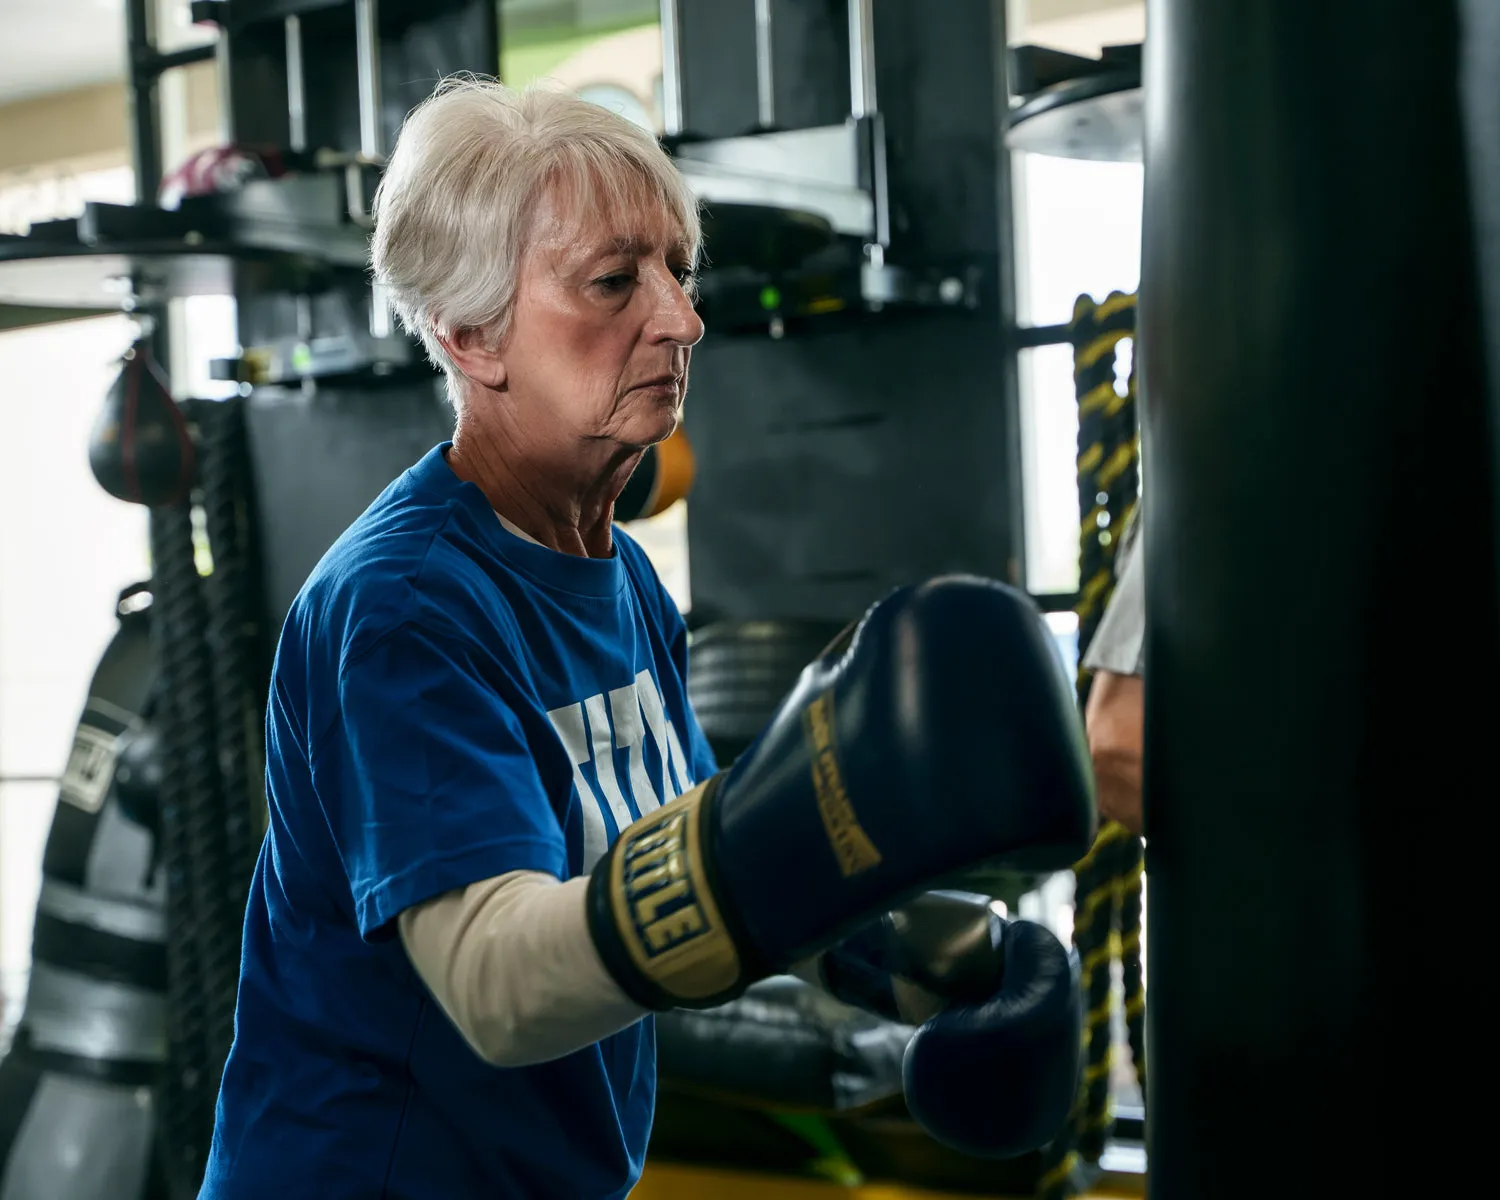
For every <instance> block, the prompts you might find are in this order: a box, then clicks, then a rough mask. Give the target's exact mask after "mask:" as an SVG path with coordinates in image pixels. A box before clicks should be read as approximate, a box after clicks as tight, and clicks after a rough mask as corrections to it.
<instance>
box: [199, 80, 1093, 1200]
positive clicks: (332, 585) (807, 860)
mask: <svg viewBox="0 0 1500 1200" xmlns="http://www.w3.org/2000/svg"><path fill="white" fill-rule="evenodd" d="M376 221H377V223H376V234H375V241H374V263H375V272H376V276H377V278H378V280H379V282H380V283H381V284H382V285H384V286H385V287H386V288H387V289H388V290H389V293H390V295H391V296H392V297H393V298H394V302H395V305H396V308H397V310H398V312H399V313H400V315H401V319H402V320H403V322H404V323H405V324H406V326H407V327H408V328H409V329H411V330H413V331H414V332H415V333H417V334H418V335H419V336H420V337H421V338H422V340H423V342H424V343H425V344H426V346H427V349H428V351H429V353H430V354H431V356H432V358H433V360H434V361H435V362H436V363H437V364H438V365H439V366H441V367H442V369H443V370H444V371H445V372H446V374H447V379H448V389H449V394H450V396H451V397H452V400H453V404H454V407H455V409H456V412H457V417H458V420H457V427H456V429H455V432H454V436H453V440H452V442H451V443H449V444H446V445H442V446H439V447H437V448H435V449H434V450H433V451H432V452H431V453H429V454H428V455H427V456H426V457H425V458H423V459H422V460H421V461H420V462H418V463H417V464H416V465H415V466H414V467H412V468H411V469H410V470H408V471H407V472H406V473H405V474H403V475H402V476H401V477H400V478H399V479H398V480H396V482H395V483H393V484H392V485H391V486H390V487H389V488H387V489H386V491H385V492H384V493H383V494H382V495H381V496H380V497H379V498H378V499H377V500H376V501H375V502H374V503H373V504H372V505H371V506H370V508H369V509H368V510H367V511H366V512H365V513H364V514H363V515H362V516H361V517H360V518H359V519H358V520H357V521H356V522H355V523H354V524H353V525H352V526H351V527H350V528H349V530H348V531H347V532H346V533H345V534H344V535H343V537H341V538H340V539H339V541H338V542H337V543H335V545H334V546H333V547H332V548H331V549H330V550H329V552H328V554H327V555H326V556H325V557H324V559H323V561H322V562H321V563H320V564H319V565H318V567H317V568H316V570H315V571H314V572H313V574H312V576H311V577H310V578H309V579H308V581H307V583H306V585H305V586H304V588H303V590H302V592H301V594H300V595H299V596H298V598H297V601H296V602H295V604H294V605H293V606H292V610H291V612H290V614H289V615H288V617H287V621H286V625H285V628H284V629H283V631H282V636H281V642H280V646H279V648H278V651H277V660H276V666H275V670H274V673H273V679H272V689H271V695H270V699H269V703H268V712H267V750H266V760H267V772H266V774H267V790H268V797H269V809H270V829H269V832H268V834H267V837H266V842H265V845H264V847H263V849H262V852H261V856H260V861H259V863H258V864H257V867H256V874H255V879H254V883H253V886H252V889H251V898H250V903H249V910H248V913H247V916H246V922H245V940H244V958H243V966H242V971H241V979H240V992H239V1007H238V1012H237V1020H236V1031H235V1042H234V1046H233V1048H232V1050H231V1052H230V1055H229V1061H228V1064H227V1065H226V1067H225V1070H224V1078H223V1082H222V1085H221V1088H220V1096H219V1107H218V1119H217V1124H216V1128H215V1131H214V1139H213V1149H212V1154H211V1158H210V1162H209V1166H208V1171H207V1179H206V1183H205V1186H204V1192H203V1194H204V1195H205V1196H206V1197H212V1198H219V1200H223V1198H231V1197H247V1198H248V1197H254V1198H255V1200H266V1198H267V1197H278V1198H279V1197H292V1196H308V1197H318V1198H320V1200H332V1198H338V1197H351V1198H355V1197H358V1198H364V1197H391V1198H395V1197H403V1198H406V1197H410V1198H418V1197H420V1198H423V1200H426V1198H429V1197H430V1198H432V1200H437V1198H439V1197H441V1198H444V1200H465V1198H468V1197H497V1196H505V1197H511V1196H517V1197H520V1196H525V1197H543V1196H558V1197H568V1198H570V1200H578V1198H580V1197H581V1198H587V1200H596V1198H603V1197H617V1196H623V1195H624V1194H625V1193H627V1192H628V1191H629V1190H630V1188H631V1187H632V1186H633V1184H634V1183H635V1181H636V1179H637V1178H638V1176H639V1174H640V1171H641V1166H642V1160H643V1158H644V1155H645V1150H646V1142H647V1138H648V1134H649V1131H650V1123H651V1115H652V1109H653V1104H654V1099H655V1084H656V1067H655V1053H654V1051H655V1047H654V1043H653V1037H654V1027H653V1025H652V1023H651V1021H649V1020H643V1019H642V1018H644V1017H646V1016H647V1014H648V1013H650V1012H651V1011H654V1010H663V1009H668V1008H672V1007H675V1006H678V1005H692V1006H698V1007H704V1006H708V1005H712V1004H715V1003H718V1002H720V1001H721V1000H723V999H725V998H728V997H732V996H735V995H738V994H739V993H740V992H741V991H743V989H744V987H745V986H747V985H748V983H750V982H752V981H753V980H754V979H757V978H762V977H764V976H766V975H768V974H772V973H775V972H778V971H785V970H788V969H793V968H798V969H799V973H803V972H805V973H806V975H807V976H808V977H809V978H810V979H812V980H814V981H816V982H818V983H820V984H821V985H823V986H825V987H827V988H829V990H831V991H833V992H834V993H835V994H836V995H840V996H843V997H844V998H846V999H850V1000H852V1001H854V1002H857V1003H861V1004H864V1005H865V1006H866V1007H869V1008H872V1009H874V1010H875V1011H879V1012H882V1013H884V1014H885V1015H888V1016H892V1017H898V1018H900V1019H903V1020H913V1021H916V1020H923V1021H928V1019H929V1018H930V1021H929V1023H928V1024H927V1025H926V1026H924V1031H922V1032H919V1033H918V1034H917V1037H916V1039H914V1041H913V1043H912V1046H913V1049H912V1051H911V1052H910V1053H909V1054H908V1059H907V1076H908V1089H907V1097H908V1102H909V1103H910V1104H911V1107H912V1111H913V1112H914V1113H915V1114H916V1115H917V1116H918V1118H919V1119H921V1120H923V1121H924V1123H925V1124H926V1125H927V1127H928V1128H929V1129H930V1130H932V1131H933V1132H934V1133H935V1135H936V1136H940V1137H943V1138H944V1139H945V1140H947V1141H949V1142H950V1144H953V1145H957V1146H962V1147H966V1148H973V1149H975V1150H976V1151H978V1152H983V1153H995V1152H1002V1151H1003V1152H1009V1153H1015V1152H1019V1150H1021V1149H1026V1148H1034V1147H1035V1146H1037V1145H1040V1144H1041V1143H1042V1142H1043V1141H1045V1140H1046V1139H1047V1138H1049V1137H1051V1136H1052V1134H1053V1133H1054V1132H1055V1131H1056V1128H1057V1127H1058V1125H1059V1124H1060V1122H1061V1121H1062V1119H1063V1118H1064V1116H1065V1115H1066V1113H1067V1110H1068V1107H1069V1103H1070V1101H1071V1098H1072V1091H1073V1082H1074V1079H1075V1077H1076V1059H1077V1053H1078V1045H1079V1036H1078V1026H1077V991H1076V987H1075V986H1074V985H1073V982H1072V978H1073V977H1072V974H1071V971H1070V968H1069V966H1068V961H1067V957H1066V954H1065V952H1064V951H1063V950H1062V947H1061V946H1059V945H1058V944H1057V942H1056V940H1055V939H1053V938H1052V937H1051V935H1050V934H1047V933H1046V931H1045V930H1039V929H1037V928H1035V927H1031V928H1029V929H1028V928H1023V927H1022V926H1024V923H1020V922H1018V923H1013V925H1012V926H1009V927H1007V928H1006V929H1004V930H1002V929H1001V928H1000V926H999V925H998V924H997V922H998V921H999V918H998V916H997V915H996V914H995V913H994V912H993V911H992V910H991V908H990V906H989V905H988V903H987V902H986V901H985V900H984V899H983V898H982V897H973V898H966V899H960V900H954V899H952V898H951V897H949V898H943V899H932V898H927V897H918V899H917V900H913V901H912V903H911V906H909V909H908V910H903V912H902V913H898V914H890V915H889V916H887V915H885V914H886V910H888V909H889V908H890V907H891V905H892V904H894V903H896V902H898V901H904V900H906V899H907V898H908V897H911V896H912V895H913V894H914V893H917V892H918V891H920V889H922V888H924V887H927V886H929V885H930V884H931V883H932V882H933V881H935V880H937V879H939V878H940V877H951V874H952V873H953V872H954V871H958V870H963V869H966V868H967V867H969V866H972V865H975V864H978V863H980V862H982V861H985V860H988V859H991V858H995V857H1001V858H1003V857H1004V856H1005V855H1007V854H1009V853H1012V852H1015V853H1019V854H1021V855H1022V857H1025V858H1028V859H1031V860H1035V859H1037V857H1038V856H1040V859H1042V860H1045V862H1043V864H1042V865H1047V864H1048V863H1050V864H1051V865H1052V866H1062V865H1064V864H1066V863H1068V862H1071V861H1073V859H1075V858H1076V857H1078V855H1079V854H1081V853H1082V851H1083V849H1084V848H1085V847H1086V845H1087V838H1088V836H1089V835H1090V834H1091V831H1092V820H1093V812H1092V801H1091V797H1090V794H1089V789H1088V784H1087V775H1086V767H1085V766H1083V765H1082V764H1083V761H1084V760H1083V758H1082V741H1081V734H1080V732H1079V731H1078V730H1077V729H1076V727H1075V726H1076V713H1075V712H1074V711H1073V709H1072V707H1071V698H1070V692H1069V689H1068V685H1067V680H1066V679H1065V678H1064V677H1063V675H1062V672H1061V670H1060V665H1059V664H1058V663H1057V661H1056V658H1055V653H1054V652H1053V651H1052V649H1051V643H1050V639H1049V638H1048V637H1047V634H1046V631H1045V627H1044V626H1043V625H1042V624H1041V621H1040V618H1039V617H1038V616H1037V615H1036V613H1035V612H1034V610H1033V609H1031V608H1030V606H1029V605H1027V604H1026V603H1025V602H1024V600H1023V599H1020V598H1017V597H1016V596H1015V595H1014V594H1012V593H1010V592H1009V591H1008V590H1007V589H1004V588H1003V587H1001V586H1000V585H997V584H990V583H988V582H987V581H976V580H968V579H955V580H948V581H941V580H939V581H931V582H930V583H928V584H924V585H922V586H921V587H917V588H909V589H903V590H901V591H899V592H898V593H895V594H893V596H892V597H888V598H887V599H886V600H885V601H882V602H881V603H880V604H878V605H876V606H875V608H873V609H872V610H871V613H870V614H869V615H867V617H866V619H865V621H864V622H863V623H862V624H861V625H860V626H859V628H858V631H857V632H851V634H850V636H849V637H846V638H844V639H841V640H840V642H839V643H838V644H836V645H835V646H834V647H831V648H830V650H829V651H828V652H827V653H826V654H825V655H823V656H821V657H820V659H819V660H818V661H817V662H815V663H814V664H812V665H811V666H810V667H809V671H808V673H806V674H805V675H804V677H803V682H802V684H799V687H798V689H796V690H794V692H793V694H792V696H791V697H789V698H788V699H787V701H785V702H784V704H783V709H782V719H778V720H776V721H773V722H772V724H771V725H770V726H769V727H768V730H767V733H766V736H764V737H763V738H762V739H761V740H760V741H759V742H758V743H757V744H756V746H755V748H754V749H753V750H752V751H750V752H748V753H747V754H746V755H745V756H744V757H743V758H742V759H741V760H740V761H739V763H737V764H736V766H735V767H734V768H733V769H732V770H731V771H727V772H717V773H716V768H715V764H714V762H713V758H712V755H711V754H710V752H709V750H708V747H707V743H706V742H705V740H704V738H703V735H702V732H701V730H700V729H699V728H698V726H697V724H696V722H695V721H694V719H693V714H692V712H691V710H690V709H689V707H688V703H687V698H686V688H685V684H684V677H685V674H686V654H687V651H686V640H687V639H686V631H685V628H684V625H683V622H682V618H681V617H680V615H679V614H678V613H677V611H676V609H675V608H674V607H673V605H672V602H671V600H670V599H669V598H668V597H667V595H666V593H665V592H664V591H663V589H662V587H661V584H660V583H659V581H658V580H657V578H656V576H655V574H654V573H653V572H652V569H651V566H650V564H649V562H647V560H646V558H645V556H644V555H643V554H642V553H641V551H640V549H639V548H638V547H637V546H636V545H635V544H634V543H633V542H632V541H631V540H630V539H629V538H628V537H627V536H625V535H624V534H623V533H621V532H619V531H618V530H615V529H613V528H612V526H611V511H612V506H613V503H614V501H615V498H616V497H617V496H618V494H619V493H620V490H621V488H622V487H623V486H624V484H625V482H626V481H627V479H628V478H629V476H630V474H631V471H632V470H633V469H634V467H635V465H636V464H637V462H638V461H639V460H640V458H641V456H642V454H643V453H644V451H645V450H646V449H647V448H648V447H650V446H652V445H653V444H655V443H657V442H660V441H661V440H662V439H664V438H666V437H668V436H669V435H670V434H671V433H672V431H673V430H674V429H675V428H676V426H677V422H678V420H679V419H680V416H681V411H682V402H683V394H684V391H685V389H686V386H687V375H688V359H689V355H690V353H691V351H692V347H693V345H694V344H695V343H696V342H697V341H698V339H699V337H701V336H702V333H703V326H702V323H701V322H700V321H699V319H698V317H697V315H696V314H695V312H694V310H693V305H692V300H691V293H692V279H693V267H694V262H695V259H696V256H697V253H698V237H699V227H698V217H697V210H696V206H695V204H694V202H693V199H692V197H691V195H690V194H689V192H688V191H687V189H686V187H685V186H684V184H683V181H682V180H681V179H680V178H679V176H678V175H677V173H676V172H675V171H674V169H673V167H672V165H671V163H670V161H669V160H668V159H667V157H666V156H665V155H664V154H663V152H662V151H661V150H660V149H659V148H658V147H657V145H656V143H655V142H654V141H653V140H652V139H651V137H650V136H649V135H647V134H645V133H643V132H642V131H640V130H639V129H637V128H636V127H634V126H632V125H631V124H629V123H628V122H626V121H624V120H622V119H620V118H618V117H615V116H613V115H611V114H610V113H608V112H606V111H605V110H603V109H601V108H597V107H594V106H593V105H590V104H587V103H584V102H582V101H579V100H577V99H575V98H572V97H569V96H566V95H563V94H559V93H554V92H546V91H528V92H524V93H521V94H516V93H512V92H510V91H507V90H506V89H504V88H502V87H500V86H498V85H495V84H489V83H482V82H464V83H455V84H450V85H446V86H444V87H442V88H440V89H439V90H438V92H437V93H436V94H435V95H434V96H433V97H432V98H431V99H430V100H428V101H427V102H426V103H424V104H423V105H422V106H421V107H419V108H418V109H417V110H416V111H415V112H413V113H412V114H411V116H410V117H409V119H408V121H407V123H406V126H405V128H404V130H403V131H402V134H401V138H400V141H399V144H398V145H397V147H396V151H395V153H394V155H393V156H392V159H391V162H390V164H389V166H388V168H387V172H386V176H385V179H384V181H383V182H382V184H381V189H380V192H379V195H378V198H377V205H376ZM976 632H977V633H981V634H982V635H983V636H982V637H981V638H979V639H976V638H974V637H973V636H972V634H973V633H976ZM971 677H972V678H974V679H980V680H997V681H1003V685H1001V686H995V685H994V684H986V686H985V687H983V688H982V689H981V690H979V691H978V692H976V691H975V690H974V689H973V688H972V687H969V686H967V683H966V681H967V680H968V679H970V678H971ZM898 731H899V732H898ZM996 797H1001V798H1002V799H1001V800H997V799H996ZM918 918H920V919H918ZM856 929H858V930H860V931H861V932H860V934H859V937H858V938H849V937H847V936H846V935H848V934H849V933H850V932H851V931H854V930H856ZM1002 935H1003V936H1002ZM825 952H826V953H825ZM949 1000H951V1001H952V1003H948V1001H949ZM976 1063H977V1064H979V1068H980V1070H981V1072H982V1073H983V1074H984V1075H986V1076H990V1075H993V1074H994V1073H995V1072H997V1071H998V1072H1000V1073H1001V1074H1003V1076H1004V1077H1005V1078H1006V1079H1007V1080H1008V1081H1009V1084H1010V1088H1009V1090H1005V1089H1000V1091H1004V1096H1003V1097H1002V1099H1003V1103H1001V1102H1000V1101H998V1100H997V1089H996V1088H995V1087H994V1085H993V1083H992V1082H986V1081H977V1082H978V1086H977V1087H973V1086H970V1080H971V1079H972V1078H973V1074H974V1071H975V1064H976Z"/></svg>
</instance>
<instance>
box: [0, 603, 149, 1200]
mask: <svg viewBox="0 0 1500 1200" xmlns="http://www.w3.org/2000/svg"><path fill="white" fill-rule="evenodd" d="M135 590H138V589H132V591H135ZM130 594H131V593H129V592H127V593H126V595H127V596H128V595H130ZM149 619H150V618H149V616H148V613H147V612H145V611H139V610H133V611H126V606H125V605H123V604H122V606H121V613H120V627H119V631H118V632H117V633H116V634H115V637H114V639H113V641H111V643H110V645H109V647H108V649H107V650H106V651H105V653H104V657H103V659H102V660H101V662H100V664H99V667H98V669H97V670H96V672H95V674H94V678H93V682H92V684H91V685H90V688H89V697H88V700H87V702H86V704H85V706H84V710H83V715H82V717H81V718H80V720H79V723H78V729H77V733H76V734H75V736H74V742H73V750H72V753H71V754H70V756H69V759H68V764H67V768H66V771H65V772H64V776H63V782H62V787H61V791H60V794H59V798H58V804H57V811H56V814H55V815H54V817H53V819H52V828H51V831H50V833H49V834H48V837H47V846H46V850H45V851H44V854H43V860H42V888H41V893H40V895H39V896H38V899H37V910H36V923H35V925H34V927H33V933H32V967H31V976H30V980H29V982H28V986H27V993H26V1003H25V1007H24V1010H23V1012H22V1015H21V1020H20V1023H19V1025H18V1026H17V1028H16V1032H15V1037H14V1039H13V1041H12V1044H11V1047H10V1050H9V1052H8V1053H7V1054H6V1056H5V1058H4V1059H3V1060H0V1200H36V1198H37V1197H42V1196H57V1197H64V1196H65V1197H67V1198H68V1200H152V1198H153V1197H155V1196H156V1195H159V1194H160V1192H159V1188H160V1179H159V1177H156V1178H153V1175H152V1165H153V1154H152V1150H153V1146H154V1124H155V1120H156V1116H155V1104H154V1101H153V1085H154V1084H155V1083H156V1082H157V1079H158V1076H159V1074H160V1072H161V1070H162V1066H163V1063H164V1061H165V1057H166V1040H165V1026H164V1017H163V1003H164V1001H163V997H164V993H165V988H166V942H165V928H164V914H163V890H164V889H163V880H162V872H161V869H160V867H159V865H158V864H157V862H156V857H157V856H156V852H155V841H156V839H155V837H154V835H153V833H152V831H151V830H149V829H147V828H145V827H143V826H142V825H141V824H139V823H138V822H136V821H135V820H132V819H131V817H130V816H129V815H128V814H127V813H126V812H125V811H124V809H123V808H122V806H121V804H120V801H119V786H118V785H119V779H118V774H117V764H118V756H119V754H120V751H121V748H122V746H123V745H124V743H125V742H126V741H127V740H128V739H129V738H130V737H131V735H132V734H137V733H140V732H142V731H144V730H145V728H146V727H145V725H144V723H143V715H144V713H145V711H146V708H147V704H148V698H149V696H150V694H151V692H152V690H153V688H154V687H155V684H156V668H155V664H154V661H153V659H152V656H151V643H150V634H149V629H148V626H149ZM144 744H146V745H149V744H150V743H149V741H145V742H144ZM135 774H136V776H137V791H140V790H141V788H142V786H144V785H145V784H146V783H147V782H149V780H150V778H152V777H153V775H154V774H155V772H154V769H153V768H151V767H150V766H149V765H148V764H147V763H146V762H144V760H143V758H142V753H141V752H140V751H137V753H136V755H135ZM136 801H137V804H136V807H137V808H146V807H154V802H153V803H151V804H150V805H147V804H146V802H145V801H144V799H143V798H142V797H140V796H137V797H136Z"/></svg>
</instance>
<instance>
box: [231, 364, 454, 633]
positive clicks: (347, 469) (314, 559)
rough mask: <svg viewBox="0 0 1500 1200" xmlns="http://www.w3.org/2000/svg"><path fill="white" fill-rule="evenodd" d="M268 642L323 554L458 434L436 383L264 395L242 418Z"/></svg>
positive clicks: (269, 390) (270, 389)
mask: <svg viewBox="0 0 1500 1200" xmlns="http://www.w3.org/2000/svg"><path fill="white" fill-rule="evenodd" d="M246 425H247V427H248V429H249V435H250V454H251V461H252V463H253V465H254V487H255V500H256V508H257V510H258V514H259V522H260V528H259V533H260V538H261V542H262V545H263V547H264V553H263V559H264V587H265V597H264V598H265V604H266V612H267V616H268V626H269V628H270V629H271V631H272V640H273V641H274V640H275V637H276V636H277V635H279V634H280V631H281V623H282V621H283V620H284V619H285V617H286V612H287V609H288V608H290V607H291V603H292V601H293V600H294V599H295V598H296V595H297V590H298V589H299V588H300V587H301V586H302V584H303V582H304V581H305V580H306V579H307V576H308V574H309V573H310V572H311V571H312V569H313V567H315V566H316V565H317V563H318V560H319V559H320V558H322V556H323V553H324V551H326V550H327V549H328V547H329V546H331V545H332V544H333V542H334V541H335V539H337V538H338V536H339V535H340V534H341V533H343V532H344V530H345V529H346V528H348V526H349V524H350V523H351V522H352V521H353V520H354V519H355V518H356V517H357V516H359V514H360V513H362V512H363V511H364V510H365V509H366V508H367V507H368V506H369V504H370V501H372V500H374V499H375V497H376V496H378V495H379V494H380V493H381V492H382V491H383V490H384V489H385V486H386V485H387V484H388V483H390V482H391V481H392V480H394V479H395V478H396V477H397V476H398V475H400V474H401V472H402V471H404V470H406V468H407V467H409V466H411V465H412V464H413V463H415V462H416V461H417V460H418V459H419V458H421V457H422V455H424V454H426V453H427V451H429V450H431V449H432V448H433V447H434V446H435V445H437V444H438V443H439V442H442V441H445V440H447V439H448V438H449V437H451V436H452V433H453V410H452V409H451V408H449V407H448V403H447V401H446V400H445V399H444V398H443V395H442V388H441V384H440V383H439V382H438V381H437V380H435V379H434V380H433V381H432V382H431V383H427V384H422V385H412V384H408V385H402V386H392V387H386V388H378V387H366V388H356V387H343V388H334V387H323V388H320V389H318V391H317V392H316V394H311V395H304V394H303V393H302V392H301V391H300V390H298V389H289V388H280V387H266V388H260V389H258V390H257V391H256V393H255V394H254V396H253V398H252V400H251V403H250V405H249V406H248V408H247V410H246Z"/></svg>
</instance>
